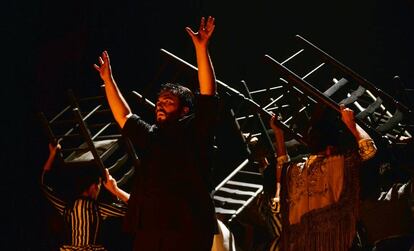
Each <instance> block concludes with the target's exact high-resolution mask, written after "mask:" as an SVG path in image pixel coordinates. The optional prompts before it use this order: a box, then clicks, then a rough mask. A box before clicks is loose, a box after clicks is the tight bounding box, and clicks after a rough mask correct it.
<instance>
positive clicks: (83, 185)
mask: <svg viewBox="0 0 414 251" xmlns="http://www.w3.org/2000/svg"><path fill="white" fill-rule="evenodd" d="M72 177H73V196H74V198H76V197H79V196H80V195H81V194H82V193H83V192H84V191H85V190H87V189H88V188H89V187H90V186H91V185H92V184H99V182H100V178H101V177H102V172H101V169H100V168H99V167H98V166H96V165H84V166H79V167H73V171H72Z"/></svg>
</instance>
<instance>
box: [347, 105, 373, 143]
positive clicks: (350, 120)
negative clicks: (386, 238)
mask: <svg viewBox="0 0 414 251" xmlns="http://www.w3.org/2000/svg"><path fill="white" fill-rule="evenodd" d="M341 118H342V121H343V122H344V124H345V125H346V126H347V127H348V129H349V130H350V131H351V133H352V134H353V135H354V137H355V139H356V140H357V141H359V140H361V139H370V138H371V137H370V136H369V135H368V133H367V132H366V131H365V130H364V129H362V128H361V127H360V126H359V125H358V124H357V123H355V117H354V111H352V110H351V109H349V108H346V107H345V106H344V105H341Z"/></svg>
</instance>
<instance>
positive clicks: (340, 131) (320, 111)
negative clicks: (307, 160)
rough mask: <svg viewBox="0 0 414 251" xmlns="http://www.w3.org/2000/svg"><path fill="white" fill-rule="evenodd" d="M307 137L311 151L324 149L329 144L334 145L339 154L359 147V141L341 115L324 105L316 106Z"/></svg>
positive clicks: (316, 151)
mask: <svg viewBox="0 0 414 251" xmlns="http://www.w3.org/2000/svg"><path fill="white" fill-rule="evenodd" d="M306 137H307V142H308V143H309V150H310V152H311V153H318V152H321V151H324V150H325V149H326V147H327V146H333V147H334V148H335V151H336V153H338V154H340V153H344V152H346V151H348V150H350V149H353V148H355V147H357V142H356V140H355V138H354V137H353V135H352V133H351V132H350V131H349V129H348V128H347V126H346V125H345V124H344V123H343V122H342V119H341V115H340V114H339V113H338V112H337V111H335V110H332V109H328V108H326V107H324V106H316V107H315V108H314V110H313V112H312V116H311V120H310V125H309V127H308V131H307V136H306Z"/></svg>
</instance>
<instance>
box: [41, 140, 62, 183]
mask: <svg viewBox="0 0 414 251" xmlns="http://www.w3.org/2000/svg"><path fill="white" fill-rule="evenodd" d="M60 148H61V147H60V145H59V144H57V145H56V146H54V145H52V144H49V157H48V158H47V160H46V162H45V164H44V165H43V170H42V174H41V176H40V182H41V183H42V184H44V182H43V181H44V176H45V174H46V172H49V171H50V170H51V169H52V166H53V161H54V160H55V156H56V153H57V151H58V150H59V149H60Z"/></svg>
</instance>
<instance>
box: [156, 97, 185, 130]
mask: <svg viewBox="0 0 414 251" xmlns="http://www.w3.org/2000/svg"><path fill="white" fill-rule="evenodd" d="M155 115H156V118H157V122H158V123H164V122H166V121H171V120H174V119H178V118H180V117H181V116H183V115H184V114H183V109H181V106H180V100H179V99H178V97H177V96H175V95H173V94H172V93H169V92H164V93H161V95H160V96H159V97H158V100H157V104H156V106H155Z"/></svg>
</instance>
